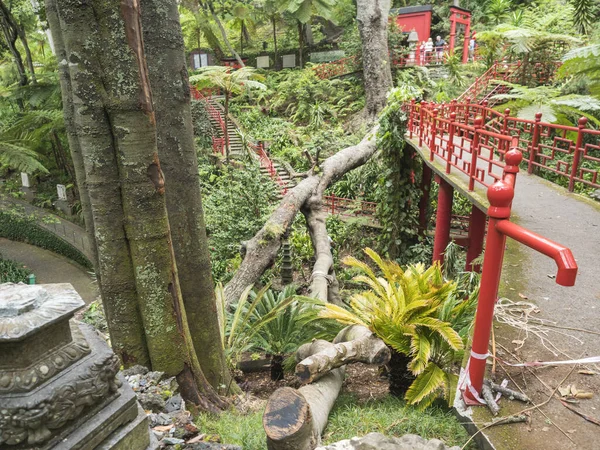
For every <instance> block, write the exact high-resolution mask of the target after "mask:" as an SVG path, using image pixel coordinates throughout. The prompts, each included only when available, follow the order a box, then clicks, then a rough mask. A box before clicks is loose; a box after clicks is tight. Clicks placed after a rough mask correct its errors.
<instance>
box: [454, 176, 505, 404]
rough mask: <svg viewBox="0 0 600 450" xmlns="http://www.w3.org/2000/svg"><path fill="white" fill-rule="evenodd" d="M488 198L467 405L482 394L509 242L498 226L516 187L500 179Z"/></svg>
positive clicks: (490, 189) (468, 369) (469, 366)
mask: <svg viewBox="0 0 600 450" xmlns="http://www.w3.org/2000/svg"><path fill="white" fill-rule="evenodd" d="M487 197H488V200H489V202H490V207H489V208H488V216H489V217H490V220H489V224H488V232H487V239H486V244H485V255H484V257H483V273H482V274H481V283H480V289H479V300H478V302H477V312H476V313H475V329H474V331H473V345H472V347H471V356H470V358H469V362H468V364H467V369H466V370H467V371H468V373H467V377H468V379H467V380H468V383H470V386H468V387H467V389H466V390H465V392H464V399H465V402H466V403H467V404H479V401H478V400H477V398H476V395H475V394H474V392H472V391H471V389H473V391H475V392H476V393H479V392H481V387H482V385H483V377H484V375H485V361H486V360H487V357H488V344H489V341H490V333H491V330H492V322H493V319H494V305H495V303H496V297H497V295H498V286H499V284H500V274H501V272H502V259H503V257H504V246H505V244H506V236H504V234H502V233H500V232H499V231H498V230H497V229H496V224H497V223H498V221H500V220H505V219H508V218H509V217H510V204H511V203H512V200H513V197H514V189H513V187H512V186H511V185H509V184H508V183H507V182H505V181H503V180H499V181H497V182H496V183H494V184H493V185H492V186H490V188H489V189H488V191H487Z"/></svg>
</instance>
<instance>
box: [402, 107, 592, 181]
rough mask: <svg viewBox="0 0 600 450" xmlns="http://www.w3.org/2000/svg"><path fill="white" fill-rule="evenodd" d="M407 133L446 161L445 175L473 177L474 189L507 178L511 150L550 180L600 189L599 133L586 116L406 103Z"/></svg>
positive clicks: (532, 170)
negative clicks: (548, 117)
mask: <svg viewBox="0 0 600 450" xmlns="http://www.w3.org/2000/svg"><path fill="white" fill-rule="evenodd" d="M406 108H407V110H408V114H409V119H408V134H409V136H410V137H411V138H413V137H417V138H418V141H419V145H421V146H426V147H427V148H428V149H429V151H430V154H429V159H430V160H431V161H433V160H434V159H435V157H436V156H437V157H438V158H439V159H441V160H443V161H445V164H446V173H451V172H452V171H457V172H460V173H463V174H464V175H466V176H467V177H468V184H469V190H473V189H474V186H475V184H476V183H477V184H481V185H483V186H485V187H489V186H490V185H491V184H492V183H493V182H494V181H496V180H498V179H499V178H500V177H501V176H502V170H503V169H504V166H505V164H504V161H503V160H504V154H505V153H506V152H507V151H508V150H509V149H510V148H517V149H519V150H520V151H521V152H522V153H523V161H524V163H523V164H526V165H527V169H528V172H529V173H537V174H542V173H545V174H546V175H550V176H549V177H548V178H550V179H553V181H555V182H558V183H559V184H563V185H565V186H566V187H568V189H569V191H573V190H574V188H575V184H576V183H580V184H581V185H582V186H584V187H588V188H595V189H597V188H600V179H599V178H598V171H599V170H600V131H599V130H593V129H590V128H587V119H586V118H584V117H582V118H581V119H579V123H578V126H576V127H574V126H565V125H556V124H551V123H547V122H542V114H541V113H538V114H537V115H536V119H535V120H526V119H519V118H516V117H511V116H510V110H509V109H506V110H505V111H504V113H500V112H498V111H495V110H493V109H491V108H489V106H488V105H487V103H486V102H485V101H484V102H482V104H474V103H459V102H457V101H452V102H451V103H450V104H441V105H437V104H429V103H426V102H422V103H420V104H418V103H415V102H414V101H412V102H411V103H410V104H407V106H406Z"/></svg>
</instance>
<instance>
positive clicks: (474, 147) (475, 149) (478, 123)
mask: <svg viewBox="0 0 600 450" xmlns="http://www.w3.org/2000/svg"><path fill="white" fill-rule="evenodd" d="M473 126H474V127H475V131H473V141H471V171H470V173H469V190H470V191H472V190H473V189H474V188H475V178H477V156H478V155H479V130H480V129H481V127H482V126H483V120H482V119H481V117H478V118H476V119H475V123H474V124H473Z"/></svg>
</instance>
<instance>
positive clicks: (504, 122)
mask: <svg viewBox="0 0 600 450" xmlns="http://www.w3.org/2000/svg"><path fill="white" fill-rule="evenodd" d="M509 117H510V108H506V109H505V110H504V119H503V120H502V132H501V133H502V134H503V135H505V136H506V131H507V129H508V118H509ZM503 142H504V141H503ZM503 150H504V151H505V152H507V151H508V150H510V149H508V148H506V149H503ZM501 153H502V152H501Z"/></svg>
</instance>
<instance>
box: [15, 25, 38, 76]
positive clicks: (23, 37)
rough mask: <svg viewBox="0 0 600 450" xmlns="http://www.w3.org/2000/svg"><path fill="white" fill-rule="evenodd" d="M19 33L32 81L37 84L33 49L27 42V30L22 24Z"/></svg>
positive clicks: (18, 29)
mask: <svg viewBox="0 0 600 450" xmlns="http://www.w3.org/2000/svg"><path fill="white" fill-rule="evenodd" d="M17 33H18V34H19V39H20V41H21V44H23V48H24V49H25V60H26V61H27V67H28V68H29V74H30V76H31V83H32V84H37V79H36V78H35V69H34V67H33V58H32V57H31V50H30V49H29V44H28V43H27V35H26V34H25V30H23V28H22V27H20V26H18V28H17ZM42 48H43V47H42Z"/></svg>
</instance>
